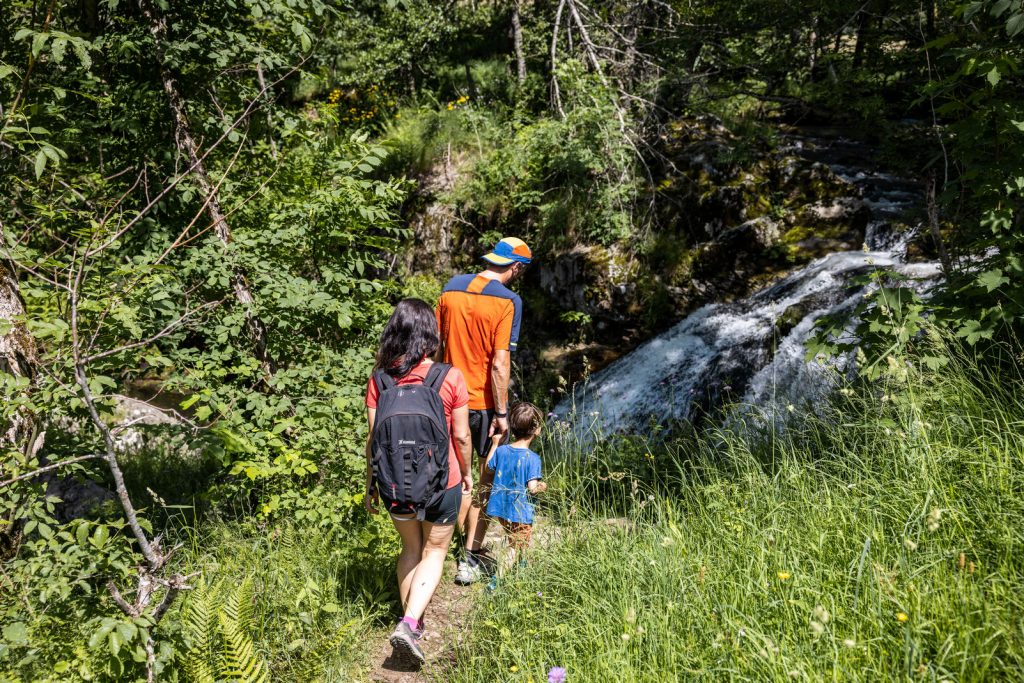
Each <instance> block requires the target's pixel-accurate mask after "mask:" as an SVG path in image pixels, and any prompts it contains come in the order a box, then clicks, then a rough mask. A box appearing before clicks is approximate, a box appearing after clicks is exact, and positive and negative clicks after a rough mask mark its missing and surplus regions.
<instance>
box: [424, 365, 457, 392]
mask: <svg viewBox="0 0 1024 683" xmlns="http://www.w3.org/2000/svg"><path fill="white" fill-rule="evenodd" d="M451 369H452V366H450V365H448V364H447V363H434V364H433V365H431V366H430V370H429V371H428V372H427V376H426V377H425V378H424V379H423V384H424V386H428V387H430V388H431V389H433V390H434V391H436V392H438V393H441V385H442V384H444V380H445V378H446V377H447V376H448V371H449V370H451Z"/></svg>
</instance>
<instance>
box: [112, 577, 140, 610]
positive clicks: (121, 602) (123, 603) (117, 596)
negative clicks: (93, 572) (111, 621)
mask: <svg viewBox="0 0 1024 683" xmlns="http://www.w3.org/2000/svg"><path fill="white" fill-rule="evenodd" d="M107 591H108V592H109V593H110V597H112V598H114V602H116V603H117V606H118V607H120V608H121V611H122V612H124V613H125V614H126V615H128V616H129V617H132V618H134V619H138V617H139V610H137V609H136V608H135V607H134V606H132V605H130V604H129V603H128V601H127V600H125V599H124V596H122V595H121V591H119V590H117V586H116V585H115V584H114V581H113V579H111V580H110V581H107Z"/></svg>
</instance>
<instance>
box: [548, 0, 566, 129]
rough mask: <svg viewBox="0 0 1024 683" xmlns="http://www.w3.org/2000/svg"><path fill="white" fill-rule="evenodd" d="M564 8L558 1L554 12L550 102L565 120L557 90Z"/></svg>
mask: <svg viewBox="0 0 1024 683" xmlns="http://www.w3.org/2000/svg"><path fill="white" fill-rule="evenodd" d="M564 8H565V0H558V8H557V9H556V10H555V22H554V29H553V30H552V31H551V102H552V104H554V105H555V111H556V112H558V117H559V118H561V119H564V118H565V111H564V110H563V109H562V94H561V92H560V90H559V88H558V31H559V29H560V28H561V25H562V10H563V9H564Z"/></svg>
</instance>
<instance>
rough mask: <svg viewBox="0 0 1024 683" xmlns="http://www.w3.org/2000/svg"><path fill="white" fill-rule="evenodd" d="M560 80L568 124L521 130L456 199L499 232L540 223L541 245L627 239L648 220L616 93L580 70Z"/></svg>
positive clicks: (551, 120)
mask: <svg viewBox="0 0 1024 683" xmlns="http://www.w3.org/2000/svg"><path fill="white" fill-rule="evenodd" d="M559 77H560V82H561V84H562V89H563V92H564V98H565V118H564V119H562V118H559V117H557V116H543V117H538V118H537V119H536V120H534V121H532V122H529V123H522V124H518V125H515V126H514V129H513V137H512V138H511V139H510V140H506V141H504V143H503V144H501V145H500V146H497V147H496V148H495V149H494V151H493V152H492V153H490V154H488V155H486V156H484V157H483V158H481V159H479V160H478V161H477V162H476V163H475V165H474V166H473V169H472V175H471V177H470V178H469V180H468V181H467V182H464V183H462V184H460V185H459V186H458V187H456V189H455V191H454V192H453V197H452V198H453V200H454V201H455V202H456V203H457V204H459V205H461V206H462V207H463V208H464V209H465V210H466V211H469V212H472V213H473V214H477V215H481V216H483V217H485V218H486V219H487V220H488V222H489V223H490V224H492V225H495V226H497V227H498V228H499V230H500V229H501V228H502V226H505V225H521V224H522V223H524V222H527V221H529V222H531V223H534V224H535V226H536V227H535V228H534V229H533V231H534V234H531V235H527V236H528V237H529V238H532V239H533V240H534V241H535V242H536V243H539V244H541V245H542V246H544V245H549V246H555V245H559V244H564V243H566V242H573V241H584V242H598V243H601V244H608V243H611V242H613V241H616V240H622V239H625V238H627V237H628V236H630V235H631V234H634V232H635V231H636V230H638V229H639V227H640V226H641V225H642V220H643V217H642V215H640V212H639V209H638V208H637V201H636V199H637V193H638V192H639V190H640V183H639V181H638V179H637V178H636V175H637V174H638V173H639V169H638V168H637V164H638V159H637V158H636V154H635V151H634V150H633V148H632V146H631V144H630V140H629V134H630V133H629V129H628V128H625V127H624V126H623V125H621V124H620V123H619V120H618V115H619V114H618V112H617V109H616V107H617V104H616V101H615V97H614V95H613V94H612V93H611V92H610V91H609V90H608V89H606V88H605V87H604V86H603V85H602V84H601V83H600V81H599V80H598V79H597V78H596V77H595V76H593V75H590V74H587V73H586V72H585V70H584V68H583V67H582V65H580V64H578V63H570V64H567V65H564V66H563V67H562V68H561V71H560V74H559ZM516 232H517V233H520V234H521V233H522V232H523V231H522V230H517V231H516Z"/></svg>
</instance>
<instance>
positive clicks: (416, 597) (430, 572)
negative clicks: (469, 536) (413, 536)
mask: <svg viewBox="0 0 1024 683" xmlns="http://www.w3.org/2000/svg"><path fill="white" fill-rule="evenodd" d="M419 526H421V527H422V532H421V533H422V538H423V539H424V540H423V554H422V557H421V559H420V562H419V564H418V565H416V570H415V572H414V573H413V575H412V580H411V582H410V585H409V592H408V600H407V601H404V602H405V616H407V617H412V618H414V619H422V618H423V613H424V612H426V611H427V605H428V604H430V599H431V598H432V597H434V591H435V590H437V584H438V583H440V582H441V574H442V572H443V571H444V558H445V557H447V555H448V546H449V545H450V544H451V542H452V533H453V532H454V531H455V525H454V524H444V525H440V524H431V523H430V522H421V523H420V525H419Z"/></svg>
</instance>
